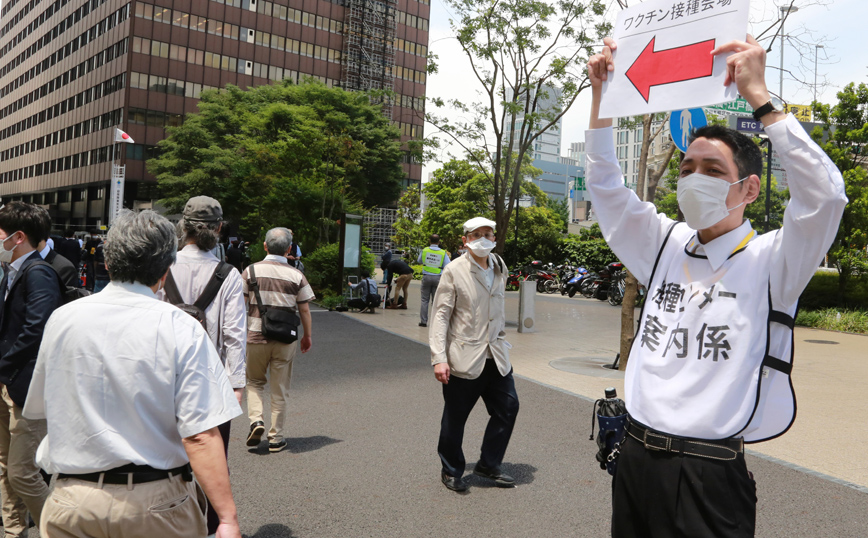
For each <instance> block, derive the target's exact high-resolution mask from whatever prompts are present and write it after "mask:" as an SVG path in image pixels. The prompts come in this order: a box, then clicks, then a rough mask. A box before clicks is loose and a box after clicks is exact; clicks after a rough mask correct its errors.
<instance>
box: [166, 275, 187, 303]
mask: <svg viewBox="0 0 868 538" xmlns="http://www.w3.org/2000/svg"><path fill="white" fill-rule="evenodd" d="M163 291H165V292H166V297H167V298H168V299H169V302H170V303H172V304H173V305H179V304H184V299H182V298H181V292H180V291H179V290H178V284H176V283H175V278H174V277H173V276H172V270H171V269H169V274H168V275H166V281H165V282H164V283H163Z"/></svg>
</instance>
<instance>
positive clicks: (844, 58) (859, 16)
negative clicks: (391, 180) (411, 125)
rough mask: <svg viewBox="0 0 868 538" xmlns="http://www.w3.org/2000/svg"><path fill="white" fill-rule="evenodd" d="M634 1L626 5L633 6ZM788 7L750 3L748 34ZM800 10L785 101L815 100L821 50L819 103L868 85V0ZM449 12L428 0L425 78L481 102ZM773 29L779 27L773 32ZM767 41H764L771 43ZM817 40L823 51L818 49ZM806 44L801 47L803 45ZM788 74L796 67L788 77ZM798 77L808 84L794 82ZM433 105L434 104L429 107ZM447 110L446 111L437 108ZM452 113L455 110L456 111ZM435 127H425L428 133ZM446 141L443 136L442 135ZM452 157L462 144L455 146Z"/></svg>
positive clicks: (775, 83) (799, 1) (772, 57)
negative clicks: (431, 61) (429, 58)
mask: <svg viewBox="0 0 868 538" xmlns="http://www.w3.org/2000/svg"><path fill="white" fill-rule="evenodd" d="M606 2H607V5H609V10H608V12H607V16H608V17H610V18H611V20H612V21H614V18H615V17H616V16H617V12H618V10H619V9H620V8H619V7H618V3H617V2H616V1H615V0H606ZM637 3H638V2H637V1H636V0H630V1H629V5H631V6H633V5H636V4H637ZM784 5H786V6H788V5H790V0H751V17H750V18H751V23H750V28H749V31H750V32H751V33H752V34H753V35H758V34H760V33H761V32H763V31H764V30H765V29H766V28H768V27H769V26H771V24H772V23H773V22H774V21H775V20H777V18H778V17H779V15H780V6H784ZM794 5H795V6H797V7H799V10H798V11H797V12H794V13H791V14H790V15H789V17H788V18H787V20H786V23H785V28H784V30H785V32H786V34H787V35H788V36H791V37H790V38H789V39H788V40H787V44H786V48H785V49H784V72H785V75H784V89H783V90H784V91H783V95H784V98H785V100H786V101H787V102H789V103H793V104H810V103H811V101H812V100H813V92H814V86H813V81H814V53H815V52H817V64H816V70H817V79H818V84H817V100H818V101H820V102H823V103H830V104H832V103H835V102H837V99H836V93H837V92H838V91H839V90H840V89H841V88H843V87H844V86H846V85H847V84H849V83H850V82H856V83H866V84H868V38H866V37H865V33H866V30H868V26H866V22H865V21H868V2H866V1H865V0H795V4H794ZM450 18H452V15H451V14H450V12H449V9H448V7H447V6H446V5H445V3H444V1H443V0H431V21H430V41H429V50H430V52H431V53H433V54H436V55H438V56H439V59H438V61H437V62H438V66H439V72H438V73H435V74H433V75H431V76H429V77H428V84H427V89H426V93H427V97H428V99H432V98H435V97H439V98H443V99H450V98H456V99H461V100H464V101H469V102H472V101H475V100H478V99H479V95H478V93H477V92H480V91H482V87H481V85H479V83H478V82H477V81H476V79H475V78H474V75H473V72H472V71H471V69H470V64H469V61H468V60H467V57H466V56H465V55H464V53H463V52H462V51H461V49H460V48H459V46H458V44H457V42H456V40H455V38H454V37H453V36H454V34H453V32H452V30H451V28H450V25H449V19H450ZM771 32H774V30H771V31H770V33H771ZM767 43H768V42H767V41H765V42H763V45H765V46H767ZM779 44H780V40H776V41H775V44H774V46H773V50H772V52H770V53H769V54H768V57H767V61H766V83H767V85H768V86H769V89H770V90H771V91H772V92H773V93H778V87H779V73H780V70H779V65H780V46H779ZM815 44H820V45H823V48H820V49H817V48H815V46H814V45H815ZM800 49H801V50H800ZM788 71H790V72H792V73H793V74H792V75H791V74H790V73H788ZM794 75H795V76H796V77H798V78H800V79H801V80H802V81H804V82H805V83H800V82H798V81H796V80H794V79H793V76H794ZM429 106H431V105H429ZM589 106H590V90H587V91H585V92H582V94H581V95H579V98H578V99H577V100H576V102H575V104H574V105H573V107H572V108H571V109H570V110H569V111H568V112H567V113H566V114H565V115H564V120H563V139H562V143H561V149H562V154H563V155H566V154H567V150H568V149H569V146H570V143H571V142H581V141H584V138H585V135H584V132H585V129H587V126H588V107H589ZM438 112H443V109H440V110H438ZM452 115H453V116H454V115H455V113H452ZM435 131H436V130H435V129H434V128H433V127H432V126H431V125H430V124H426V125H425V134H426V136H429V135H431V134H433V133H434V132H435ZM444 142H445V139H444ZM451 151H452V153H453V154H454V155H455V156H459V157H460V154H461V152H460V149H459V148H457V147H456V146H454V145H453V146H452V147H451ZM448 159H449V155H448V153H447V152H446V151H445V150H444V151H441V152H440V156H439V159H438V161H436V162H435V161H430V162H427V163H426V164H425V165H424V166H423V173H422V178H423V179H422V180H423V182H424V181H427V179H428V175H429V173H430V172H433V171H434V170H436V169H437V168H439V166H440V163H441V162H443V161H445V160H448Z"/></svg>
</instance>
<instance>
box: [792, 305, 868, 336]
mask: <svg viewBox="0 0 868 538" xmlns="http://www.w3.org/2000/svg"><path fill="white" fill-rule="evenodd" d="M796 325H801V326H803V327H813V328H815V329H824V330H827V331H844V332H851V333H861V334H868V311H865V310H838V309H836V308H825V309H823V310H806V311H801V312H799V315H798V316H796Z"/></svg>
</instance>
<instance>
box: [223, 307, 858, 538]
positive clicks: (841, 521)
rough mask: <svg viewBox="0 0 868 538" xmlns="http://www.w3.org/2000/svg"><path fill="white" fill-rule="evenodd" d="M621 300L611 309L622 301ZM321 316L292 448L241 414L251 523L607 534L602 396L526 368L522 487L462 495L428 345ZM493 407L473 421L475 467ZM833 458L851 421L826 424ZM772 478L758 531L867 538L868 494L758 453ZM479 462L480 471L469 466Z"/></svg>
mask: <svg viewBox="0 0 868 538" xmlns="http://www.w3.org/2000/svg"><path fill="white" fill-rule="evenodd" d="M609 308H611V307H609ZM313 315H314V330H315V332H314V348H313V350H312V351H311V352H310V353H307V354H305V355H301V356H299V357H298V358H297V359H296V363H295V365H294V369H293V382H292V387H291V389H290V394H289V405H290V410H289V412H288V418H287V437H288V441H289V446H288V448H287V449H286V450H284V451H283V452H280V453H277V454H268V452H267V449H265V445H264V444H263V445H262V446H261V447H260V448H259V449H248V448H247V447H246V446H245V444H244V440H245V438H246V433H247V430H248V423H247V421H246V419H245V418H244V417H243V416H242V417H239V419H237V420H236V421H235V422H234V423H233V435H232V440H231V445H230V456H229V461H230V467H231V471H232V485H233V490H234V496H235V500H236V503H237V505H238V513H239V518H240V522H241V529H242V532H244V533H245V535H246V536H248V537H256V538H266V537H275V538H278V537H279V538H289V537H292V538H315V537H352V538H355V537H377V538H380V537H383V538H385V537H401V538H407V537H428V536H431V537H445V536H455V537H471V536H472V537H489V536H491V537H495V536H496V537H566V536H574V537H605V536H607V535H608V528H609V519H610V510H611V502H610V495H611V489H610V488H611V482H610V480H609V477H608V475H607V474H606V473H605V472H604V471H601V470H600V468H599V466H598V465H597V464H596V462H595V461H594V459H593V458H594V451H595V444H594V443H592V442H591V441H588V435H589V433H590V431H589V428H590V423H591V403H590V402H588V401H587V400H585V399H582V398H579V397H577V396H574V395H572V394H568V393H565V392H562V391H559V390H555V389H552V388H549V387H546V386H542V385H539V384H537V383H535V382H532V381H529V380H526V379H517V380H516V388H517V391H518V394H519V399H520V401H521V410H520V412H519V416H518V422H517V424H516V427H515V433H514V435H513V438H512V442H511V444H510V447H509V450H508V451H507V453H506V460H505V464H504V467H505V469H506V470H507V471H508V472H510V473H511V474H513V475H514V476H515V477H516V479H517V483H518V486H517V487H516V488H514V489H508V490H504V489H497V488H494V487H491V485H490V484H489V483H486V481H484V480H483V479H479V478H476V477H471V478H470V484H471V489H470V492H469V493H468V494H465V495H460V494H456V493H454V492H451V491H448V490H447V489H446V488H444V487H443V486H442V485H441V483H440V463H439V459H438V458H437V453H436V444H437V436H438V432H439V423H440V413H441V411H442V396H441V391H440V385H439V383H437V382H436V381H435V380H434V376H433V373H432V370H431V367H430V366H429V363H428V360H429V358H428V350H427V347H425V346H423V345H421V344H417V343H415V342H412V341H409V340H406V339H404V338H401V337H398V336H395V335H393V334H390V333H387V332H384V331H381V330H378V329H376V328H372V327H370V326H368V325H365V324H363V323H360V322H358V321H355V320H353V319H350V318H348V317H346V316H342V315H340V314H337V313H329V312H316V313H314V314H313ZM486 418H487V415H486V414H485V409H484V407H483V406H482V404H481V403H480V404H479V405H478V406H477V408H476V409H475V410H474V412H473V414H472V415H471V418H470V420H469V421H468V425H467V429H466V435H465V443H464V447H465V453H466V455H467V460H468V467H469V468H470V467H472V465H473V464H474V463H475V460H476V458H477V457H478V452H479V444H480V442H481V439H482V431H483V429H484V427H485V422H486ZM818 435H824V436H827V437H828V438H829V449H828V450H829V457H830V458H835V457H846V454H847V452H848V451H849V450H861V448H860V447H846V446H843V447H842V446H835V444H834V443H836V442H837V443H838V444H840V443H843V442H846V432H824V433H822V434H820V432H818ZM748 467H749V469H751V471H752V472H753V473H754V475H755V477H756V480H757V483H758V497H759V504H758V516H757V519H758V521H757V536H758V537H762V538H771V537H781V538H795V537H811V538H814V537H824V538H825V537H834V538H847V537H853V538H864V537H865V536H866V535H868V495H866V494H865V493H861V492H859V491H856V490H854V489H850V488H847V487H845V486H841V485H839V484H836V483H833V482H829V481H826V480H823V479H821V478H817V477H815V476H811V475H808V474H804V473H802V472H799V471H796V470H792V469H790V468H787V467H784V466H781V465H778V464H775V463H772V462H769V461H767V460H763V459H759V458H755V457H751V456H749V457H748ZM469 470H470V469H468V472H469Z"/></svg>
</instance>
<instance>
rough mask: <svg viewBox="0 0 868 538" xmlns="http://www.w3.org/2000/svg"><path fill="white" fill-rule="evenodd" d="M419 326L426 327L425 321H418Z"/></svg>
mask: <svg viewBox="0 0 868 538" xmlns="http://www.w3.org/2000/svg"><path fill="white" fill-rule="evenodd" d="M419 326H420V327H427V326H428V324H427V323H425V322H424V321H420V322H419Z"/></svg>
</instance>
